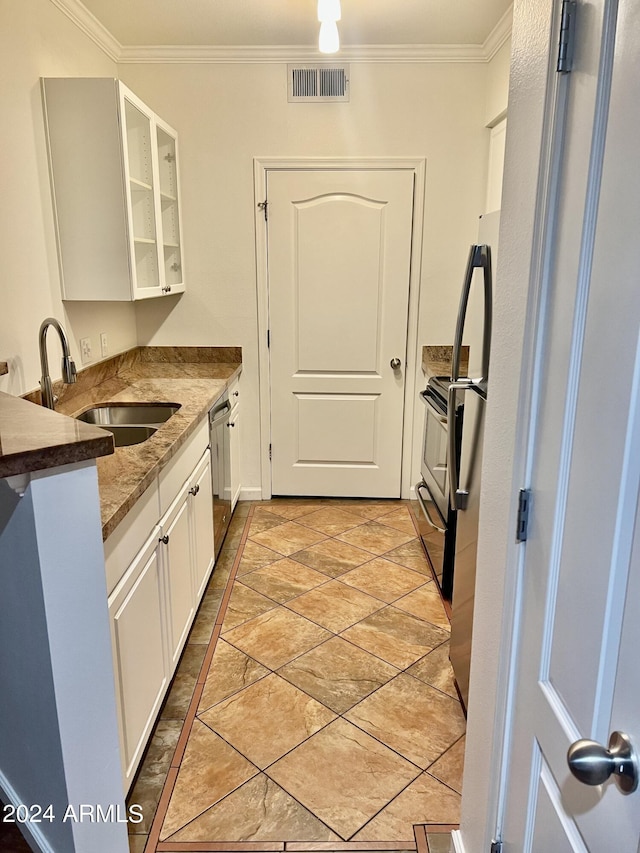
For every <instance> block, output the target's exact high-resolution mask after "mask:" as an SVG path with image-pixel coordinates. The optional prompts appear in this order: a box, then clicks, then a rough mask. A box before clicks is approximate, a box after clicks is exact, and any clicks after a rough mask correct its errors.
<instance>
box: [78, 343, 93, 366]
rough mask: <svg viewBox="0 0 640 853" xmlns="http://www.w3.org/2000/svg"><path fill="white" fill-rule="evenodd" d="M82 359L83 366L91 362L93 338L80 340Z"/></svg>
mask: <svg viewBox="0 0 640 853" xmlns="http://www.w3.org/2000/svg"><path fill="white" fill-rule="evenodd" d="M80 358H81V360H82V363H83V364H86V363H87V362H88V361H91V338H80Z"/></svg>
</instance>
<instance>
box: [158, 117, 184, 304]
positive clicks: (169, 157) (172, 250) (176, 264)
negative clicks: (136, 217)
mask: <svg viewBox="0 0 640 853" xmlns="http://www.w3.org/2000/svg"><path fill="white" fill-rule="evenodd" d="M156 133H157V144H158V171H159V175H160V179H159V184H160V210H161V214H162V251H161V263H162V265H163V269H164V281H165V287H167V288H170V289H169V290H168V291H167V292H169V293H172V292H175V291H177V290H182V289H184V282H183V276H182V247H181V243H180V201H179V187H178V140H177V138H176V134H175V132H174V131H172V130H171V128H170V127H168V125H166V124H164V123H163V122H160V121H157V120H156Z"/></svg>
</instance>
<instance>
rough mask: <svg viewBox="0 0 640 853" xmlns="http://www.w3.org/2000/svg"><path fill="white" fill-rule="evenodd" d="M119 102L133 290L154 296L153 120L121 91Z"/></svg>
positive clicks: (157, 270)
mask: <svg viewBox="0 0 640 853" xmlns="http://www.w3.org/2000/svg"><path fill="white" fill-rule="evenodd" d="M122 103H123V105H124V140H123V143H124V148H125V155H126V156H125V167H126V170H127V171H128V175H127V180H128V201H129V209H130V210H129V222H130V233H129V240H130V243H131V276H132V285H133V291H134V293H136V292H137V293H138V294H139V295H140V296H143V295H149V296H152V295H153V296H157V295H159V293H160V287H161V284H160V267H159V263H158V223H157V220H156V189H155V188H154V183H155V182H154V171H155V170H154V164H153V161H154V156H153V145H154V139H153V127H152V123H153V119H152V116H151V115H150V114H147V113H145V112H144V111H143V109H141V106H140V105H139V104H134V103H133V101H132V100H131V98H130V97H129V96H128V95H127V94H123V99H122ZM134 298H135V297H134Z"/></svg>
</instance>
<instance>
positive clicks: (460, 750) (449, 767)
mask: <svg viewBox="0 0 640 853" xmlns="http://www.w3.org/2000/svg"><path fill="white" fill-rule="evenodd" d="M465 745H466V738H464V737H461V738H460V740H459V741H457V742H456V743H454V744H453V746H452V747H451V748H450V749H448V750H447V751H446V752H445V754H444V755H442V756H441V757H440V758H439V759H438V760H437V761H436V762H435V763H434V764H432V765H431V767H429V773H430V774H431V775H432V776H435V777H436V779H439V780H440V781H441V782H444V784H445V785H448V786H449V787H450V788H453V790H454V791H457V792H458V793H459V794H461V793H462V772H463V770H464V748H465Z"/></svg>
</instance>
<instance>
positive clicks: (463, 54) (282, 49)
mask: <svg viewBox="0 0 640 853" xmlns="http://www.w3.org/2000/svg"><path fill="white" fill-rule="evenodd" d="M336 60H338V61H340V62H376V63H387V62H393V63H402V62H413V63H416V62H417V63H431V62H486V61H487V60H486V58H485V55H484V50H483V46H481V45H468V44H446V45H440V44H425V45H394V44H385V45H358V46H352V45H344V46H343V47H341V48H340V51H339V53H336V54H334V55H333V57H329V56H327V55H326V54H323V53H320V52H319V51H318V48H317V47H315V46H313V47H312V46H309V47H301V46H300V45H233V46H229V47H222V46H219V45H202V46H199V45H162V46H153V45H131V46H126V47H123V48H122V52H121V53H120V57H119V59H118V62H120V63H123V64H127V63H160V62H161V63H169V64H171V63H180V64H182V63H184V64H189V63H282V62H316V63H317V62H323V61H324V62H332V61H336Z"/></svg>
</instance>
